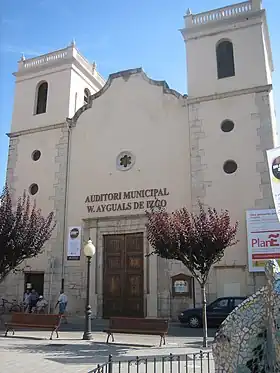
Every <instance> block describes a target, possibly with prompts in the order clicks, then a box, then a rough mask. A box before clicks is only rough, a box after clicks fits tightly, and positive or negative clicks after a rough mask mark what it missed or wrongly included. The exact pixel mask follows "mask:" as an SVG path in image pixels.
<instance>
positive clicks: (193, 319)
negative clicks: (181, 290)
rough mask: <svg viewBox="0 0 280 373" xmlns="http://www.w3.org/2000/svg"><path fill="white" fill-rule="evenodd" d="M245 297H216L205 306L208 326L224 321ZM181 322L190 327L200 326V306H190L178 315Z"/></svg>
mask: <svg viewBox="0 0 280 373" xmlns="http://www.w3.org/2000/svg"><path fill="white" fill-rule="evenodd" d="M245 299H246V297H223V298H218V299H216V300H215V301H214V302H212V303H210V304H209V305H208V306H207V323H208V325H209V326H210V325H211V326H218V325H220V324H221V322H222V321H224V320H225V319H226V318H227V316H228V315H229V314H230V313H231V311H232V310H233V309H234V308H235V307H237V306H238V305H239V304H240V303H242V302H243V301H244V300H245ZM178 318H179V321H180V323H181V324H187V325H188V326H189V327H191V328H200V327H201V326H202V308H191V309H188V310H186V311H183V312H181V313H180V315H179V317H178Z"/></svg>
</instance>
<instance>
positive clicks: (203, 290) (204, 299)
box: [201, 283, 208, 347]
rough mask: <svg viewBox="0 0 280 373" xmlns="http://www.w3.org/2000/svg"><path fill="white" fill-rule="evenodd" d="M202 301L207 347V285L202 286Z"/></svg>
mask: <svg viewBox="0 0 280 373" xmlns="http://www.w3.org/2000/svg"><path fill="white" fill-rule="evenodd" d="M201 299H202V326H203V347H207V337H208V335H207V334H208V333H207V315H206V291H205V284H204V283H203V284H201Z"/></svg>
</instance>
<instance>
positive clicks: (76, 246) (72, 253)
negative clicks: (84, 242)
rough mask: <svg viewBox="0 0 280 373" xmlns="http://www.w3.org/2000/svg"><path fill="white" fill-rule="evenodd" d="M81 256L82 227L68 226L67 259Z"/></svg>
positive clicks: (78, 258)
mask: <svg viewBox="0 0 280 373" xmlns="http://www.w3.org/2000/svg"><path fill="white" fill-rule="evenodd" d="M80 258H81V227H69V228H68V243H67V260H80Z"/></svg>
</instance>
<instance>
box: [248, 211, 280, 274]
mask: <svg viewBox="0 0 280 373" xmlns="http://www.w3.org/2000/svg"><path fill="white" fill-rule="evenodd" d="M246 222H247V241H248V264H249V272H263V271H264V267H265V264H266V262H267V261H268V260H269V259H276V260H277V262H278V264H279V263H280V223H279V220H278V217H277V214H276V211H275V210H274V209H268V210H248V211H246Z"/></svg>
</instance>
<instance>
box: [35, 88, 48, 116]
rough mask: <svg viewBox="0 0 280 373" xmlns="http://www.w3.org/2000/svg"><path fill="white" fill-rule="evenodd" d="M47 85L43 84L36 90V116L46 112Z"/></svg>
mask: <svg viewBox="0 0 280 373" xmlns="http://www.w3.org/2000/svg"><path fill="white" fill-rule="evenodd" d="M47 100H48V83H47V82H43V83H41V84H40V85H39V87H38V90H37V103H36V114H43V113H45V112H46V111H47Z"/></svg>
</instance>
